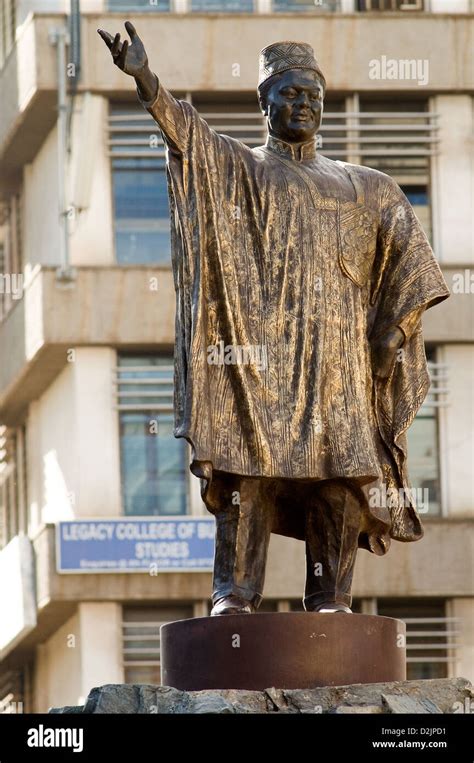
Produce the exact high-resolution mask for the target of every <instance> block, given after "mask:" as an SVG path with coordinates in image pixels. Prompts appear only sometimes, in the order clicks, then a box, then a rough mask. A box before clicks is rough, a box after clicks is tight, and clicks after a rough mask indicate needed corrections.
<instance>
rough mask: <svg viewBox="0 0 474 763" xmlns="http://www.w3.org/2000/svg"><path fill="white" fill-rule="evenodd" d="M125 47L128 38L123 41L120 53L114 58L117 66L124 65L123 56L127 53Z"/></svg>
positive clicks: (126, 46) (126, 47)
mask: <svg viewBox="0 0 474 763" xmlns="http://www.w3.org/2000/svg"><path fill="white" fill-rule="evenodd" d="M127 49H128V40H124V41H123V45H122V50H121V51H120V55H119V57H118V58H116V59H115V63H116V64H117V66H121V67H123V66H125V58H126V55H127Z"/></svg>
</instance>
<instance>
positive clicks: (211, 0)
mask: <svg viewBox="0 0 474 763" xmlns="http://www.w3.org/2000/svg"><path fill="white" fill-rule="evenodd" d="M253 7H254V6H253V0H191V10H192V11H200V12H202V13H205V12H206V11H208V12H210V11H217V12H219V11H224V12H227V13H252V11H253Z"/></svg>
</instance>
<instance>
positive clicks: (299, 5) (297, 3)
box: [273, 0, 340, 13]
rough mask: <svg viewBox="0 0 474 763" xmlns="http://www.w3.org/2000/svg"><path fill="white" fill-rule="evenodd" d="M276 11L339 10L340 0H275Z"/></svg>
mask: <svg viewBox="0 0 474 763" xmlns="http://www.w3.org/2000/svg"><path fill="white" fill-rule="evenodd" d="M273 10H274V11H275V13H279V12H280V13H289V12H291V11H294V12H295V13H298V12H299V11H325V12H326V13H327V12H328V11H338V10H340V0H273Z"/></svg>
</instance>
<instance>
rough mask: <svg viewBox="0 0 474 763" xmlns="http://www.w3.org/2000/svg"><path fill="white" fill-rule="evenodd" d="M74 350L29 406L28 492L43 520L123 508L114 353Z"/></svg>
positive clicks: (115, 512)
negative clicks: (72, 354)
mask: <svg viewBox="0 0 474 763" xmlns="http://www.w3.org/2000/svg"><path fill="white" fill-rule="evenodd" d="M74 352H75V355H74V356H73V357H74V360H73V362H70V363H68V364H67V366H66V367H65V368H64V369H63V371H62V372H61V373H60V374H59V376H58V377H57V378H56V379H55V381H54V382H53V384H51V386H50V387H49V388H48V389H47V390H46V392H45V393H44V394H43V395H42V397H41V398H40V399H39V400H38V401H37V402H36V404H35V405H34V406H32V407H31V410H30V422H29V428H30V425H31V436H30V437H29V442H28V447H29V464H30V468H29V470H28V495H29V501H30V511H31V513H32V514H33V516H36V517H37V518H38V520H39V521H42V522H56V521H58V520H67V519H73V518H74V517H81V516H97V517H101V516H116V515H118V514H119V513H120V510H121V509H120V460H119V441H118V424H117V412H116V410H115V409H114V399H113V387H112V381H113V368H114V366H115V363H116V355H115V352H114V351H113V350H112V349H109V348H96V347H86V348H77V349H75V350H74ZM34 524H36V523H34Z"/></svg>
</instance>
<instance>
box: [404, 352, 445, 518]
mask: <svg viewBox="0 0 474 763" xmlns="http://www.w3.org/2000/svg"><path fill="white" fill-rule="evenodd" d="M426 356H427V359H428V369H429V372H430V375H431V388H430V391H429V392H428V395H427V397H426V400H425V402H424V403H423V405H422V406H421V408H420V410H419V412H418V414H417V416H416V418H415V420H414V422H413V424H412V425H411V427H410V429H409V430H408V433H407V441H408V472H409V476H410V482H411V485H412V487H413V488H414V489H415V490H416V491H417V492H416V496H417V503H418V505H419V507H421V510H422V512H423V513H422V518H423V515H424V514H427V515H428V516H437V515H439V514H441V490H440V479H439V444H438V440H439V438H438V417H437V409H438V408H439V407H441V406H444V405H446V400H445V395H446V392H447V386H446V384H447V368H446V366H445V365H443V364H441V363H437V362H436V353H435V350H434V349H433V348H427V350H426Z"/></svg>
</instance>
